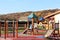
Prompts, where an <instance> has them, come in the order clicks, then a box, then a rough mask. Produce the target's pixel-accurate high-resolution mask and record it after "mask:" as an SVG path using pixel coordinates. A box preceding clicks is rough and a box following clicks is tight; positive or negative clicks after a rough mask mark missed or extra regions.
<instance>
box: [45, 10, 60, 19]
mask: <svg viewBox="0 0 60 40" xmlns="http://www.w3.org/2000/svg"><path fill="white" fill-rule="evenodd" d="M57 14H60V11H57V12H55V13H52V14H49V15H47V16H45V17H44V19H45V18H48V17H51V16H54V15H57Z"/></svg>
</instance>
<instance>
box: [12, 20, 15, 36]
mask: <svg viewBox="0 0 60 40" xmlns="http://www.w3.org/2000/svg"><path fill="white" fill-rule="evenodd" d="M14 25H15V24H14V20H13V24H12V26H13V37H15V26H14Z"/></svg>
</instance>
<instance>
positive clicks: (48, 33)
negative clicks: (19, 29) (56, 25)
mask: <svg viewBox="0 0 60 40" xmlns="http://www.w3.org/2000/svg"><path fill="white" fill-rule="evenodd" d="M53 31H54V29H52V30H48V31H47V33H46V34H45V37H49V36H50V35H51V34H52V32H53Z"/></svg>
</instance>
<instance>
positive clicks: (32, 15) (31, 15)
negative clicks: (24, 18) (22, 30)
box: [28, 13, 37, 18]
mask: <svg viewBox="0 0 60 40" xmlns="http://www.w3.org/2000/svg"><path fill="white" fill-rule="evenodd" d="M28 18H37V16H36V15H35V14H34V13H31V14H30V15H29V16H28Z"/></svg>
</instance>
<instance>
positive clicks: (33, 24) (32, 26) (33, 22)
mask: <svg viewBox="0 0 60 40" xmlns="http://www.w3.org/2000/svg"><path fill="white" fill-rule="evenodd" d="M32 34H34V18H32Z"/></svg>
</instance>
